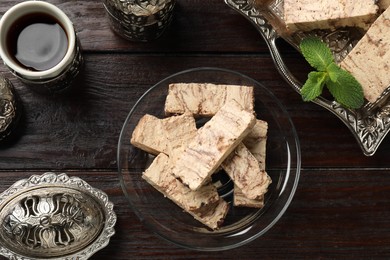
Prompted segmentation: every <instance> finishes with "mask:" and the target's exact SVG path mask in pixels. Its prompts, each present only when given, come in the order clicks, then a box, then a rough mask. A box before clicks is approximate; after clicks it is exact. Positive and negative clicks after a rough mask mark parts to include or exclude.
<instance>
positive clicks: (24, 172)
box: [0, 0, 390, 259]
mask: <svg viewBox="0 0 390 260" xmlns="http://www.w3.org/2000/svg"><path fill="white" fill-rule="evenodd" d="M17 2H20V1H14V0H2V1H1V4H0V14H3V13H4V12H5V11H6V10H7V9H8V8H10V7H11V6H13V5H14V4H16V3H17ZM48 2H51V3H54V4H56V5H57V6H59V7H60V8H62V9H63V10H64V12H65V13H66V14H68V16H69V17H70V19H71V20H72V21H73V22H74V25H75V27H76V28H77V32H78V35H79V37H80V41H81V45H82V47H83V51H84V57H85V70H84V71H83V74H82V76H81V78H80V80H79V82H78V84H77V86H76V87H77V88H76V90H74V91H72V92H70V93H69V94H68V95H64V96H59V97H50V96H45V95H41V94H37V93H35V92H33V91H31V89H29V88H27V87H26V86H24V85H23V84H22V83H21V82H20V81H19V80H17V79H15V77H13V75H12V74H11V73H9V72H8V70H7V69H6V68H5V67H4V65H2V64H1V65H0V73H1V74H3V75H5V76H6V77H8V78H10V79H11V81H12V82H13V84H14V86H15V88H16V90H17V92H18V94H19V95H20V97H21V100H22V103H23V108H24V111H23V118H22V121H21V123H20V125H19V129H18V131H17V132H16V133H15V134H14V136H13V138H12V140H11V141H9V142H7V143H5V144H4V143H3V144H1V146H0V178H1V182H0V191H4V190H5V189H6V188H7V187H8V186H10V185H11V184H13V183H14V182H15V181H17V180H19V179H22V178H27V177H29V176H30V175H32V174H43V173H44V172H48V171H54V172H58V173H60V172H65V173H67V174H68V175H70V176H79V177H81V178H82V179H84V180H85V181H87V182H88V183H90V184H91V185H92V186H95V187H96V188H99V189H102V190H103V191H105V192H106V193H107V194H108V195H109V197H110V199H111V200H112V201H113V202H114V203H115V211H116V213H117V216H118V221H117V225H116V234H115V236H114V237H113V238H112V239H111V242H110V244H109V245H108V246H107V247H106V248H104V249H103V250H101V251H99V252H98V253H96V254H95V255H94V256H93V258H92V259H295V258H308V259H320V258H321V259H323V258H339V259H361V258H363V259H367V258H389V257H390V160H389V155H390V139H389V138H385V140H384V141H383V143H382V144H381V146H380V148H379V149H378V151H377V152H376V154H375V155H374V156H372V157H366V156H364V155H363V153H362V151H361V150H360V148H359V146H358V144H357V142H356V141H355V139H354V137H353V136H352V134H351V133H350V132H349V130H348V129H347V127H346V126H345V125H344V124H343V123H342V122H341V121H340V120H339V119H337V118H336V117H335V116H334V115H332V114H331V113H329V112H327V111H326V110H325V109H323V108H321V107H319V106H317V105H315V104H313V103H305V102H303V101H302V100H301V97H300V96H299V95H298V94H297V93H296V92H294V91H293V89H292V88H291V87H290V86H288V85H287V83H285V81H284V80H283V79H282V78H281V76H280V75H279V74H278V72H277V70H276V69H275V66H274V64H273V61H272V59H271V56H270V53H269V51H268V49H267V46H266V44H265V42H264V40H263V39H262V38H261V37H260V35H259V34H258V32H257V31H256V30H255V28H254V27H253V26H252V25H251V24H250V23H249V22H248V21H247V20H246V19H245V18H244V17H242V16H241V15H240V14H238V13H236V12H235V11H233V10H231V9H230V8H229V7H228V6H226V5H225V4H224V2H223V1H222V0H208V1H194V0H178V3H177V6H176V9H175V13H174V20H173V22H172V24H171V26H170V28H169V30H168V31H166V33H165V34H164V35H163V37H161V38H160V39H158V40H156V41H153V42H150V43H136V42H129V41H126V40H123V39H122V38H120V37H118V36H117V35H115V34H114V33H113V32H112V31H111V30H110V27H109V24H108V20H107V17H106V16H105V11H104V8H103V5H102V1H97V0H95V1H91V0H78V1H61V0H49V1H48ZM280 46H281V48H282V49H283V57H284V59H285V60H286V62H287V63H288V64H289V65H290V66H291V67H292V68H294V69H293V72H294V74H295V75H296V76H297V78H300V79H305V77H306V72H307V65H306V64H305V62H304V61H303V60H302V58H301V57H300V55H299V54H298V53H297V52H296V51H295V50H293V49H292V48H291V47H289V46H288V45H287V44H286V43H284V42H280ZM201 66H212V67H221V68H226V69H231V70H236V71H238V72H241V73H243V74H246V75H248V76H250V77H252V78H254V79H256V80H257V81H259V82H260V83H262V84H263V85H265V86H266V87H267V88H269V89H271V90H272V91H273V92H274V94H275V95H276V96H277V97H278V98H279V99H280V100H281V102H282V103H283V105H284V106H285V107H286V108H287V110H288V112H289V113H290V115H291V117H292V120H293V122H294V124H295V126H296V129H297V132H298V135H299V138H300V144H301V149H302V171H301V178H300V182H299V185H298V189H297V191H296V195H295V197H294V199H293V201H292V203H291V205H290V207H289V208H288V210H287V212H286V213H285V214H284V216H283V217H282V218H281V220H280V221H279V222H278V223H277V224H276V225H275V226H274V227H273V228H272V229H271V230H269V231H268V232H267V233H266V234H265V235H264V236H262V237H260V238H258V239H256V240H255V241H253V242H252V243H250V244H247V245H245V246H242V247H240V248H237V249H233V250H229V251H224V252H196V251H191V250H187V249H182V248H179V247H177V246H175V245H172V244H170V243H168V242H166V241H164V240H162V239H160V238H158V237H156V236H155V235H154V234H153V233H152V232H151V231H149V230H148V229H147V228H146V227H145V226H143V225H142V223H141V222H140V221H139V219H138V218H137V217H136V216H135V214H134V213H133V212H132V210H131V209H130V207H129V205H128V202H127V201H126V199H125V197H124V195H123V193H122V190H121V187H120V183H119V179H118V175H117V165H116V152H117V142H118V137H119V133H120V130H121V127H122V125H123V123H124V120H125V118H126V116H127V114H128V112H129V111H130V109H131V107H132V106H133V105H134V103H135V102H136V101H137V99H138V98H139V97H140V96H141V95H142V94H143V93H144V92H145V91H146V90H147V89H148V88H149V87H150V86H152V85H154V84H155V83H157V82H158V81H160V80H161V79H163V78H165V77H167V76H169V75H171V74H173V73H175V72H179V71H182V70H185V69H189V68H194V67H201Z"/></svg>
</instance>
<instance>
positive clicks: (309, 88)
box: [301, 71, 327, 101]
mask: <svg viewBox="0 0 390 260" xmlns="http://www.w3.org/2000/svg"><path fill="white" fill-rule="evenodd" d="M326 78H327V74H326V72H318V71H312V72H310V73H309V75H308V78H307V80H306V82H305V84H304V85H303V87H302V88H301V95H302V98H303V100H304V101H312V100H313V99H315V98H317V97H318V96H319V95H321V93H322V89H323V87H324V84H325V81H326Z"/></svg>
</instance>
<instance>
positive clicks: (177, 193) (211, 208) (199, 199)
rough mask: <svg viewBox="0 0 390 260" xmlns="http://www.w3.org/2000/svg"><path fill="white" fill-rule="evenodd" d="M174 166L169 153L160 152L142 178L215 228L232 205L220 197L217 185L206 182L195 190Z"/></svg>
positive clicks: (201, 220)
mask: <svg viewBox="0 0 390 260" xmlns="http://www.w3.org/2000/svg"><path fill="white" fill-rule="evenodd" d="M171 169H172V167H171V164H170V160H169V157H168V156H167V155H165V154H163V153H160V154H159V155H158V156H157V157H156V158H155V159H154V160H153V162H152V164H151V165H150V166H149V167H148V168H147V169H146V170H145V172H144V173H143V174H142V178H144V179H145V180H146V181H147V182H148V183H149V184H151V185H152V186H153V187H154V188H155V189H157V190H158V191H159V192H161V193H162V194H163V195H164V196H166V197H168V198H169V199H170V200H172V201H173V202H174V203H176V204H177V205H178V206H180V207H181V208H182V209H183V210H185V211H186V212H188V213H189V214H191V215H192V216H193V217H194V218H195V219H197V220H198V221H200V222H202V223H203V224H205V225H207V226H208V227H210V228H212V229H216V228H218V227H219V226H220V225H221V224H222V222H223V220H224V218H225V216H226V214H227V211H228V209H229V207H228V204H227V203H226V202H225V201H224V200H223V199H221V198H220V197H219V195H218V192H217V190H216V188H215V187H214V185H212V184H209V185H204V186H202V187H201V188H199V189H198V190H196V191H193V190H191V189H189V188H188V187H187V186H186V185H184V184H183V183H182V182H180V181H179V180H178V179H176V178H175V176H173V175H172V172H171Z"/></svg>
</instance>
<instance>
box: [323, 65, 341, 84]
mask: <svg viewBox="0 0 390 260" xmlns="http://www.w3.org/2000/svg"><path fill="white" fill-rule="evenodd" d="M326 70H327V72H328V76H329V78H330V80H331V81H333V82H337V79H338V77H339V76H340V74H341V73H342V72H340V71H341V70H342V69H341V68H340V67H339V65H337V64H336V63H334V62H332V63H331V64H329V66H328V67H327V68H326Z"/></svg>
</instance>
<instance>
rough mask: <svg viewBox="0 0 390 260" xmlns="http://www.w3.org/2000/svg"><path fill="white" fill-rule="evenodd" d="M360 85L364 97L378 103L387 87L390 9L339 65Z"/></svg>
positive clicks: (388, 83) (389, 63)
mask: <svg viewBox="0 0 390 260" xmlns="http://www.w3.org/2000/svg"><path fill="white" fill-rule="evenodd" d="M340 66H341V67H342V68H343V69H345V70H347V71H349V72H350V73H351V74H352V75H353V76H354V77H355V78H356V79H357V80H358V81H359V82H360V84H361V85H362V87H363V92H364V97H365V98H366V99H367V100H368V101H369V102H371V103H374V102H375V101H377V99H378V98H379V97H380V96H381V94H382V93H383V91H384V90H385V89H386V88H387V87H389V85H390V9H389V8H388V9H386V11H385V12H383V13H382V14H381V15H380V16H379V17H378V19H377V20H376V21H375V22H374V23H373V24H372V25H371V27H370V29H369V30H368V31H367V32H366V34H365V35H364V36H363V37H362V39H361V40H360V41H359V42H358V43H357V44H356V46H355V47H354V48H353V49H352V50H351V52H350V53H349V54H348V55H347V56H346V57H345V59H344V60H343V61H341V62H340Z"/></svg>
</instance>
